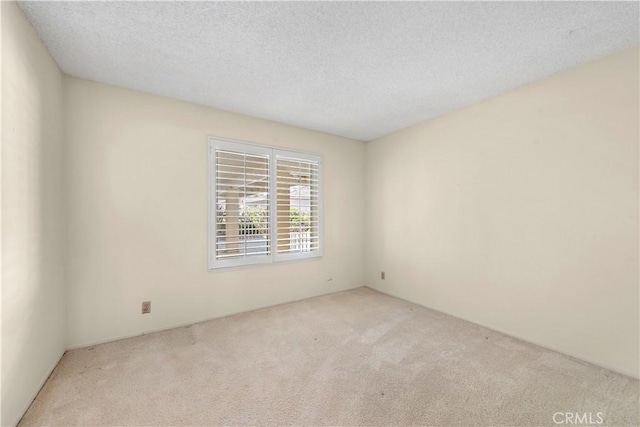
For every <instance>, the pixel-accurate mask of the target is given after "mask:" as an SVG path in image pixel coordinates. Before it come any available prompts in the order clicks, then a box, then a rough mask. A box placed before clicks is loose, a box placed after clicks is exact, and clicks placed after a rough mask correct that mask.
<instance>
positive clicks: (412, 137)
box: [365, 49, 640, 377]
mask: <svg viewBox="0 0 640 427" xmlns="http://www.w3.org/2000/svg"><path fill="white" fill-rule="evenodd" d="M638 91H639V88H638V51H637V49H632V50H628V51H625V52H622V53H620V54H617V55H615V56H612V57H609V58H606V59H603V60H600V61H597V62H594V63H590V64H588V65H585V66H583V67H580V68H577V69H574V70H572V71H569V72H565V73H562V74H558V75H556V76H554V77H552V78H549V79H546V80H543V81H539V82H537V83H534V84H531V85H528V86H526V87H522V88H520V89H517V90H514V91H512V92H509V93H506V94H504V95H502V96H499V97H497V98H494V99H491V100H488V101H486V102H483V103H480V104H477V105H474V106H472V107H469V108H466V109H464V110H461V111H458V112H455V113H453V114H449V115H447V116H443V117H441V118H438V119H435V120H432V121H429V122H425V123H422V124H419V125H416V126H413V127H411V128H408V129H405V130H402V131H399V132H397V133H394V134H392V135H389V136H387V137H384V138H381V139H378V140H375V141H373V142H371V143H369V144H368V145H367V150H366V158H367V160H366V179H365V181H366V185H367V190H366V196H365V199H366V201H365V212H366V222H365V223H366V225H365V235H366V245H365V247H366V248H367V250H366V255H365V256H366V264H365V272H366V274H365V276H366V283H367V284H368V285H369V286H371V287H373V288H375V289H378V290H380V291H383V292H387V293H389V294H392V295H396V296H398V297H401V298H404V299H407V300H410V301H413V302H416V303H419V304H422V305H425V306H428V307H432V308H434V309H436V310H440V311H443V312H446V313H449V314H452V315H454V316H457V317H460V318H463V319H467V320H470V321H472V322H475V323H478V324H481V325H486V326H488V327H490V328H493V329H496V330H499V331H504V332H506V333H507V334H511V335H514V336H517V337H521V338H523V339H525V340H527V341H530V342H534V343H538V344H541V345H543V346H546V347H549V348H552V349H557V350H559V351H561V352H564V353H566V354H569V355H573V356H575V357H578V358H580V359H584V360H587V361H592V362H593V363H596V364H598V365H601V366H605V367H609V368H611V369H613V370H616V371H619V372H623V373H626V374H629V375H632V376H634V377H638V366H639V360H638V347H639V343H638V339H639V338H638V337H639V336H640V331H639V330H638V323H639V321H638V320H639V318H638V298H639V296H638V220H639V218H638V192H639V189H638V127H639V122H638V121H639V119H638V117H639V109H638V96H639V95H638V93H639V92H638ZM381 270H384V271H385V272H386V280H385V281H382V280H380V271H381Z"/></svg>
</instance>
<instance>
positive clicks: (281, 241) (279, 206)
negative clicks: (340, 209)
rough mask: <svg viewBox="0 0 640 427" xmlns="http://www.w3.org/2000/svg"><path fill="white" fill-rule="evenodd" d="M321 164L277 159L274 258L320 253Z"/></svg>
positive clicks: (278, 157) (282, 158) (304, 160)
mask: <svg viewBox="0 0 640 427" xmlns="http://www.w3.org/2000/svg"><path fill="white" fill-rule="evenodd" d="M319 170H320V164H319V162H318V161H312V160H306V159H296V158H287V157H280V156H277V157H276V189H277V191H276V230H277V233H276V234H277V236H276V242H275V243H276V247H277V254H278V255H279V256H280V255H287V254H301V253H309V254H313V253H316V254H317V253H319V251H320V184H319V178H320V174H319Z"/></svg>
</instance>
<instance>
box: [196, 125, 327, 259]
mask: <svg viewBox="0 0 640 427" xmlns="http://www.w3.org/2000/svg"><path fill="white" fill-rule="evenodd" d="M219 149H220V150H227V151H231V152H233V151H236V152H242V153H247V154H257V155H268V156H269V210H270V214H269V248H270V253H269V254H268V255H261V256H251V257H242V258H234V259H226V260H220V259H216V232H217V228H216V227H217V222H216V221H217V218H216V214H217V199H216V194H217V193H216V190H217V189H216V172H217V171H216V150H219ZM278 158H280V159H289V160H307V161H311V162H317V163H318V250H316V251H311V252H298V253H287V254H278V248H277V246H278V245H277V197H276V192H277V170H276V160H277V159H278ZM208 169H209V173H208V175H207V176H208V179H209V185H208V188H209V202H208V212H209V214H208V223H209V224H208V233H209V236H208V241H209V250H208V268H209V271H216V270H220V269H227V268H233V267H242V266H248V265H258V264H272V263H276V262H283V261H294V260H300V259H308V258H321V257H322V256H323V248H324V242H323V234H324V221H323V217H324V215H323V208H324V201H323V191H322V187H323V185H322V156H321V155H319V154H315V153H308V152H301V151H292V150H283V149H280V148H277V147H271V146H267V145H258V144H254V143H251V142H246V141H235V140H231V139H223V138H217V137H209V138H208Z"/></svg>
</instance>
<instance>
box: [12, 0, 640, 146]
mask: <svg viewBox="0 0 640 427" xmlns="http://www.w3.org/2000/svg"><path fill="white" fill-rule="evenodd" d="M20 5H21V7H22V9H23V10H24V12H25V13H26V15H27V17H28V19H29V20H30V21H31V23H32V24H33V25H34V26H35V28H36V30H37V31H38V33H39V34H40V36H41V37H42V39H43V40H44V42H45V43H46V44H47V46H48V47H49V50H50V51H51V53H52V55H53V57H54V58H55V59H56V61H57V63H58V64H59V65H60V68H61V69H62V70H63V71H64V72H65V73H67V74H69V75H72V76H76V77H81V78H84V79H89V80H95V81H99V82H104V83H109V84H114V85H117V86H123V87H127V88H132V89H138V90H142V91H145V92H151V93H155V94H158V95H165V96H169V97H172V98H178V99H182V100H186V101H191V102H195V103H199V104H205V105H210V106H214V107H218V108H221V109H223V110H228V111H234V112H238V113H243V114H248V115H251V116H256V117H262V118H266V119H270V120H275V121H278V122H283V123H288V124H292V125H297V126H302V127H305V128H309V129H315V130H320V131H324V132H328V133H332V134H336V135H342V136H347V137H351V138H355V139H360V140H370V139H373V138H377V137H379V136H382V135H385V134H388V133H390V132H393V131H395V130H398V129H401V128H404V127H406V126H409V125H412V124H414V123H417V122H419V121H422V120H425V119H430V118H433V117H435V116H438V115H440V114H443V113H446V112H449V111H452V110H455V109H458V108H461V107H464V106H466V105H469V104H472V103H474V102H477V101H480V100H482V99H486V98H488V97H491V96H494V95H497V94H500V93H502V92H504V91H506V90H509V89H511V88H514V87H517V86H519V85H522V84H525V83H528V82H531V81H534V80H537V79H540V78H543V77H546V76H548V75H550V74H552V73H555V72H558V71H562V70H565V69H568V68H571V67H573V66H576V65H579V64H582V63H585V62H588V61H590V60H593V59H596V58H599V57H602V56H605V55H607V54H611V53H614V52H617V51H619V50H622V49H624V48H626V47H630V46H635V45H638V43H639V35H638V32H639V24H638V19H639V6H638V3H636V2H616V3H613V2H606V3H593V2H558V3H556V2H553V3H548V2H527V3H507V2H497V3H417V2H413V3H404V2H402V3H400V2H351V3H342V2H340V3H337V2H330V3H329V2H326V3H325V2H299V3H298V2H296V3H289V2H274V3H266V2H259V3H254V2H230V3H222V2H186V3H176V2H21V3H20Z"/></svg>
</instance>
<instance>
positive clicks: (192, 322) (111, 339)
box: [67, 285, 364, 351]
mask: <svg viewBox="0 0 640 427" xmlns="http://www.w3.org/2000/svg"><path fill="white" fill-rule="evenodd" d="M363 287H364V286H360V285H358V286H354V287H352V288H347V289H342V290H339V291H334V292H328V293H324V294H318V295H313V296H309V297H304V298H298V299H293V300H291V301H284V302H280V303H277V304H270V305H269V304H267V305H264V306H259V307H256V308H253V309H251V310H238V311H233V312H229V313H223V314H221V315H220V316H215V317H207V318H205V319H199V320H198V319H196V320H190V321H188V322H182V323H177V324H172V325H167V326H160V327H158V328H152V329H145V330H144V331H140V332H135V333H132V334H126V335H118V336H115V337H109V338H104V339H99V340H95V341H87V342H83V343H80V344H74V345H70V346H67V351H70V350H78V349H81V348H87V347H93V346H94V345H99V344H107V343H110V342H114V341H120V340H126V339H129V338H135V337H141V336H143V335H149V334H155V333H158V332H164V331H169V330H171V329H177V328H184V327H185V326H192V325H197V324H198V323H204V322H209V321H211V320H216V319H222V318H224V317H229V316H235V315H236V314H242V313H251V312H253V311H258V310H264V309H267V308H273V307H278V306H281V305H285V304H291V303H293V302H299V301H305V300H309V299H313V298H320V297H325V296H327V295H334V294H339V293H341V292H348V291H352V290H354V289H358V288H363Z"/></svg>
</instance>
